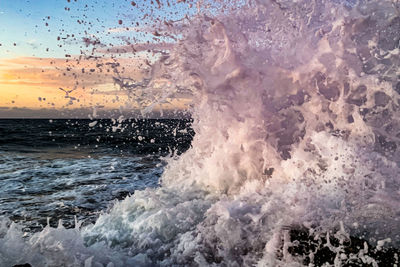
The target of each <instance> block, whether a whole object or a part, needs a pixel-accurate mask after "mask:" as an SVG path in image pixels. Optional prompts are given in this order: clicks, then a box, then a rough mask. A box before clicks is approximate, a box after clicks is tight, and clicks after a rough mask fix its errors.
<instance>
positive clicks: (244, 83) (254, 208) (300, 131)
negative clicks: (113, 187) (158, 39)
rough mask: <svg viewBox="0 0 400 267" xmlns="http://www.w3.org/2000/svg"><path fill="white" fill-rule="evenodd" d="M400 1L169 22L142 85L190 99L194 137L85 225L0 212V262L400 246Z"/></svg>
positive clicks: (349, 257)
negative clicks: (167, 45) (29, 224)
mask: <svg viewBox="0 0 400 267" xmlns="http://www.w3.org/2000/svg"><path fill="white" fill-rule="evenodd" d="M221 5H222V4H221ZM233 6H234V7H233ZM399 8H400V7H399V4H398V3H397V2H394V1H364V0H359V1H355V0H354V1H353V0H343V1H338V0H332V1H311V0H298V1H286V0H271V1H267V0H259V1H249V2H248V3H246V4H241V3H237V4H235V5H232V6H230V5H229V4H228V7H226V9H229V11H227V10H223V11H221V10H220V11H218V12H215V11H207V10H206V9H205V10H204V12H202V13H199V14H198V15H196V16H194V17H191V18H186V19H185V20H183V21H180V22H177V23H176V24H175V25H173V26H171V25H165V28H164V29H163V30H164V31H165V32H168V33H170V34H171V35H181V36H182V38H181V40H180V41H178V42H177V43H176V44H175V45H174V46H173V47H172V48H171V49H170V50H169V51H168V53H163V54H162V55H161V56H160V58H159V60H158V61H157V62H156V63H155V64H154V66H153V67H152V72H151V77H150V82H149V84H148V92H147V94H148V97H150V98H152V99H153V101H155V102H157V101H162V100H163V99H165V97H179V96H181V97H182V96H185V95H187V96H190V97H192V98H193V105H192V109H191V113H192V117H193V119H194V122H193V128H194V130H195V132H196V135H195V137H194V140H193V142H192V147H191V148H190V149H189V150H188V151H187V152H185V153H184V154H183V155H181V156H179V157H174V158H170V159H168V165H167V167H166V168H165V171H164V174H163V175H162V178H161V182H160V183H161V186H160V187H159V188H148V189H145V190H142V191H136V192H135V194H134V195H132V196H129V197H127V198H126V199H125V200H123V201H120V202H117V203H115V205H114V207H113V208H112V209H111V210H109V211H107V212H105V213H104V214H102V215H100V217H99V218H98V220H97V221H96V223H95V224H93V225H89V226H86V227H80V226H79V223H78V222H77V226H76V228H75V229H65V228H63V226H62V224H60V226H59V227H58V228H51V227H49V226H48V227H46V228H45V229H44V230H43V231H42V232H39V233H35V234H33V235H32V236H31V237H29V238H24V237H23V236H22V231H21V229H20V226H18V225H16V224H11V226H9V223H8V222H7V221H5V220H4V221H3V226H2V228H1V229H0V255H1V257H0V265H1V266H8V265H13V264H17V263H23V262H29V263H31V264H32V265H34V266H44V265H46V264H47V266H59V265H68V266H75V265H76V266H80V265H85V266H146V265H161V266H162V265H167V266H170V265H196V264H197V265H199V266H207V265H214V266H215V265H222V266H243V265H244V266H254V265H258V266H289V265H288V264H293V266H298V265H295V264H299V265H303V264H304V265H306V264H307V263H314V264H316V265H319V264H322V263H321V262H318V261H316V259H317V257H316V254H317V252H318V249H317V247H319V248H321V249H322V248H328V249H329V251H330V252H331V253H333V260H334V262H335V264H337V266H340V265H344V264H349V263H351V262H354V263H365V264H366V263H369V264H372V265H374V264H377V263H378V259H376V258H374V257H373V256H371V255H367V254H368V253H367V252H368V245H370V246H372V247H374V248H375V249H377V250H382V249H384V247H387V246H390V247H392V248H396V249H398V248H399V246H400V237H399V234H400V223H399V219H400V216H399V215H400V182H399V180H398V177H399V174H400V173H399V171H400V169H399V166H400V164H399V162H400V149H399V145H400V122H399V118H400V116H399V115H400V114H399V105H400V102H399V99H400V83H399V77H400V73H399V66H400V54H399V52H400V50H399V36H400V11H399V10H400V9H399ZM160 92H161V93H160ZM154 99H155V100H154ZM295 229H301V230H298V231H300V232H301V233H307V234H308V235H310V238H309V240H308V242H311V241H312V240H314V241H312V242H315V244H316V245H315V246H314V247H313V248H311V247H310V246H307V245H304V244H302V243H301V242H300V234H299V235H298V236H297V238H296V236H293V231H294V230H295ZM355 238H357V239H358V240H362V241H360V242H361V244H363V246H361V247H358V249H357V250H355V251H352V253H347V254H346V253H344V252H345V251H346V244H348V242H349V240H350V241H352V240H353V242H355V241H354V240H355ZM310 240H311V241H310ZM332 240H336V241H335V242H333V241H332ZM364 241H365V242H364ZM367 244H368V245H367ZM366 246H367V248H366ZM296 247H300V248H302V250H303V252H302V253H297V254H296V253H294V252H293V251H294V250H295V248H296ZM307 248H308V249H307ZM393 257H395V256H393ZM332 264H333V263H332Z"/></svg>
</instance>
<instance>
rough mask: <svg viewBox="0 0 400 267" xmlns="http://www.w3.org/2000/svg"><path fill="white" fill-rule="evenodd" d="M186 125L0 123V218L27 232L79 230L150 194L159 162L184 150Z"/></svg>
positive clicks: (153, 122) (171, 121)
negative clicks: (142, 192) (135, 196)
mask: <svg viewBox="0 0 400 267" xmlns="http://www.w3.org/2000/svg"><path fill="white" fill-rule="evenodd" d="M190 126H191V121H190V120H174V119H163V120H153V119H142V120H124V121H118V120H108V119H104V120H97V121H93V120H85V119H79V120H78V119H57V120H49V119H2V120H0V216H4V217H8V218H10V219H11V220H12V221H15V222H19V223H21V224H22V225H24V227H25V231H27V232H36V231H40V230H41V229H42V228H43V227H45V226H46V225H47V223H48V222H49V223H50V225H52V226H55V225H57V224H58V223H59V220H62V223H63V225H64V226H65V227H72V226H73V225H74V221H75V217H76V219H78V220H80V221H83V222H84V224H85V223H86V224H87V223H91V222H94V221H95V220H96V218H97V217H98V215H99V213H100V212H102V211H105V210H107V209H108V208H110V207H111V206H112V204H113V203H114V200H119V199H122V198H124V197H126V196H127V195H129V194H132V193H133V192H134V191H135V190H138V189H144V188H146V187H157V186H158V179H159V177H160V175H161V174H162V172H163V167H164V166H165V162H164V160H163V159H164V158H165V157H170V156H173V155H177V154H180V153H182V152H183V151H185V150H187V149H188V148H189V147H190V143H191V140H192V137H193V135H194V132H193V131H192V130H191V127H190Z"/></svg>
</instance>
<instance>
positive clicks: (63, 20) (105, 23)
mask: <svg viewBox="0 0 400 267" xmlns="http://www.w3.org/2000/svg"><path fill="white" fill-rule="evenodd" d="M162 2H163V3H165V2H166V1H162ZM176 2H177V1H175V0H171V3H174V4H173V5H171V6H170V7H168V6H167V5H166V4H165V5H163V7H162V8H160V9H159V8H158V4H157V2H156V1H153V3H151V0H148V1H145V0H137V1H134V2H133V1H124V0H118V1H116V0H114V1H113V0H108V1H107V0H100V1H88V0H70V1H67V0H0V36H1V37H0V43H1V45H2V46H1V47H0V58H13V57H22V56H34V57H63V56H65V54H80V49H85V45H84V43H83V42H82V38H83V37H88V36H92V35H94V36H96V37H97V38H99V39H100V40H101V41H102V42H104V43H107V44H109V43H111V44H118V43H121V42H122V41H121V39H120V38H118V37H120V36H121V34H116V33H111V34H110V33H109V34H107V32H108V29H112V28H119V27H128V28H131V27H135V26H136V22H139V23H140V26H143V24H144V23H146V22H147V23H149V24H151V23H152V21H151V18H150V17H147V18H146V19H145V20H142V18H143V16H144V14H146V13H147V14H153V17H157V18H160V19H163V18H169V19H177V18H181V17H182V16H184V15H185V14H187V13H192V14H193V13H194V12H195V8H194V7H193V8H189V7H188V5H187V4H185V3H180V4H176ZM122 34H125V35H126V33H122ZM130 35H131V36H135V37H136V38H138V39H140V40H143V41H146V40H149V38H150V37H148V36H146V35H144V34H143V33H141V34H139V33H133V32H131V33H130ZM72 36H73V37H72ZM58 37H59V38H60V40H57V38H58ZM64 38H65V39H64ZM14 43H15V44H16V45H15V46H14ZM121 44H122V43H121Z"/></svg>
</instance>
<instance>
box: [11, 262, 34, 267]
mask: <svg viewBox="0 0 400 267" xmlns="http://www.w3.org/2000/svg"><path fill="white" fill-rule="evenodd" d="M13 267H32V265H30V264H29V263H25V264H17V265H14V266H13Z"/></svg>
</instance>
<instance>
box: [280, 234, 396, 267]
mask: <svg viewBox="0 0 400 267" xmlns="http://www.w3.org/2000/svg"><path fill="white" fill-rule="evenodd" d="M289 236H290V241H291V245H290V246H289V247H288V249H287V251H288V252H289V253H290V254H291V255H292V256H295V257H298V256H300V257H302V258H303V264H304V265H305V266H309V265H310V264H311V263H312V264H313V266H325V265H332V266H333V265H334V262H335V258H336V253H335V252H333V251H332V250H331V249H330V248H329V247H328V246H326V244H327V239H326V235H320V236H319V237H317V236H314V235H313V234H310V233H309V231H308V229H306V228H304V227H298V228H292V229H290V230H289ZM329 243H330V244H331V245H332V246H333V247H339V246H340V245H341V244H340V241H339V240H338V239H337V238H335V237H334V236H333V235H330V237H329ZM365 246H366V247H368V250H366V251H364V252H363V255H365V256H368V257H370V258H372V259H374V260H375V261H376V262H377V264H378V266H394V265H395V264H396V263H397V260H396V258H397V257H396V255H399V253H400V250H398V249H395V248H390V247H383V248H377V247H374V246H371V245H370V244H369V243H368V242H367V241H366V240H364V239H361V238H358V237H354V236H350V237H348V238H347V240H346V241H344V243H343V244H342V248H343V250H342V252H341V253H343V254H344V255H346V256H347V259H346V260H344V261H343V262H341V265H340V266H349V267H350V266H373V265H372V264H367V263H365V262H363V261H362V259H360V258H358V257H350V256H351V255H353V256H354V255H357V254H358V253H359V252H360V251H361V250H363V249H364V247H365ZM281 249H283V247H281ZM311 252H312V253H313V259H311V258H310V253H311ZM277 254H278V257H279V255H282V253H279V252H278V253H277Z"/></svg>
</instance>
